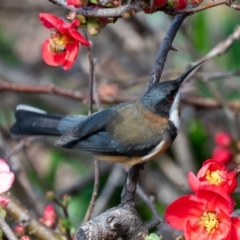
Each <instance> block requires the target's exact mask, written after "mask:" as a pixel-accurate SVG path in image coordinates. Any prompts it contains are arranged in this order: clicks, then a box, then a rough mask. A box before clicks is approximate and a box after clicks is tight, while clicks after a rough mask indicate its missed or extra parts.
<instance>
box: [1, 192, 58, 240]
mask: <svg viewBox="0 0 240 240" xmlns="http://www.w3.org/2000/svg"><path fill="white" fill-rule="evenodd" d="M4 196H5V197H6V198H8V199H9V204H8V206H7V208H6V211H7V213H8V216H10V217H11V218H12V219H14V220H15V222H18V223H21V224H24V226H25V227H26V230H27V232H31V234H32V235H33V236H35V237H36V238H37V239H40V240H56V239H58V238H59V236H58V235H57V234H55V233H54V232H53V231H52V230H51V229H50V228H48V227H46V226H45V225H43V224H42V223H41V222H39V221H38V220H37V219H36V218H35V217H34V216H33V215H32V214H31V213H30V212H29V211H28V210H27V209H26V208H25V207H24V206H22V205H21V204H20V202H18V201H17V200H16V199H15V198H14V197H13V196H11V195H6V194H4Z"/></svg>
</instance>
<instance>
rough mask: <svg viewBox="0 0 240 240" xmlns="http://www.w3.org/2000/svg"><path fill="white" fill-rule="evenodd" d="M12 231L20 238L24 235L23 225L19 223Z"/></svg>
mask: <svg viewBox="0 0 240 240" xmlns="http://www.w3.org/2000/svg"><path fill="white" fill-rule="evenodd" d="M13 232H14V233H15V235H16V236H17V237H18V238H20V237H22V236H23V235H24V233H25V227H24V226H23V225H21V224H18V225H16V226H15V227H14V229H13Z"/></svg>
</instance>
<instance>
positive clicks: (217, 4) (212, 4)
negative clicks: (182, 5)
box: [175, 0, 228, 14]
mask: <svg viewBox="0 0 240 240" xmlns="http://www.w3.org/2000/svg"><path fill="white" fill-rule="evenodd" d="M223 4H225V5H228V4H227V1H226V0H220V1H216V2H215V1H214V2H210V3H207V4H205V5H202V6H198V7H195V8H192V9H183V10H176V11H175V14H179V13H196V12H200V11H202V10H205V9H209V8H212V7H216V6H219V5H223Z"/></svg>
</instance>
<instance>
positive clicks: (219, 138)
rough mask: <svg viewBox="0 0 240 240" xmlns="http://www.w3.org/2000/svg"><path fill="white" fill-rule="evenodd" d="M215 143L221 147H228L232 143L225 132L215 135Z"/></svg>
mask: <svg viewBox="0 0 240 240" xmlns="http://www.w3.org/2000/svg"><path fill="white" fill-rule="evenodd" d="M214 140H215V143H216V144H217V145H218V146H221V147H229V146H230V145H231V143H232V137H231V136H230V135H229V134H228V133H225V132H221V133H218V134H216V135H215V138H214Z"/></svg>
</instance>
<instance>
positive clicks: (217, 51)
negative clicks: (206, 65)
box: [194, 26, 240, 64]
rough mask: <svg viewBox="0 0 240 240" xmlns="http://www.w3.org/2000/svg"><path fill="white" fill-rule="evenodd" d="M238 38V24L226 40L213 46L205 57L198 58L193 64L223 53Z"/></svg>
mask: <svg viewBox="0 0 240 240" xmlns="http://www.w3.org/2000/svg"><path fill="white" fill-rule="evenodd" d="M239 39H240V26H238V27H236V28H235V30H234V32H233V33H232V34H231V35H230V36H229V37H228V38H227V39H226V40H224V41H222V42H220V43H219V44H217V46H215V47H214V48H213V49H212V50H211V51H210V52H209V53H208V54H207V55H206V56H205V57H203V58H201V59H199V60H198V61H197V62H195V63H194V64H197V63H200V62H201V61H203V60H208V59H212V58H214V57H216V56H220V55H222V54H224V53H225V52H226V51H227V50H228V49H229V48H230V47H231V46H232V44H233V43H234V42H235V41H237V40H239Z"/></svg>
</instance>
